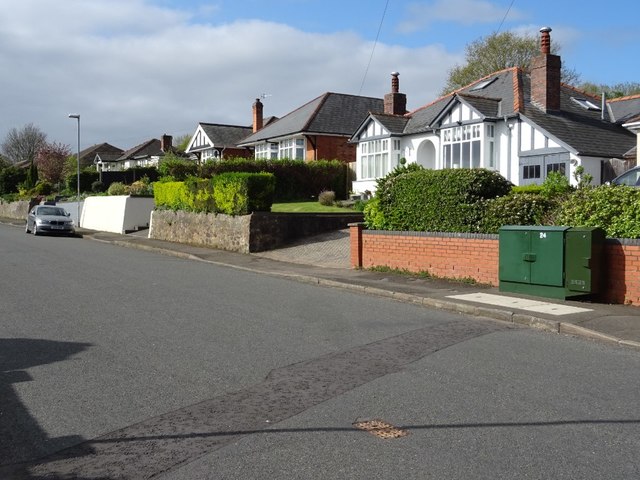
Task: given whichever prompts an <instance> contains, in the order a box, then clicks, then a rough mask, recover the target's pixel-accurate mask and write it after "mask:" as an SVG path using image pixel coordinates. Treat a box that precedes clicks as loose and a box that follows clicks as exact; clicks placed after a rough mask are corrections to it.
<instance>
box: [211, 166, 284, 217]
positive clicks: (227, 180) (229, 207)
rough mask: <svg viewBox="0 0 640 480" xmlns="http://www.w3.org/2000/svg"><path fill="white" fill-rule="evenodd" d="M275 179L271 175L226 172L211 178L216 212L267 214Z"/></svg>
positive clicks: (271, 202) (269, 209)
mask: <svg viewBox="0 0 640 480" xmlns="http://www.w3.org/2000/svg"><path fill="white" fill-rule="evenodd" d="M275 185H276V178H275V176H274V175H273V174H271V173H245V172H228V173H222V174H220V175H216V176H215V177H213V196H214V198H215V203H216V211H218V212H219V213H226V214H227V215H247V214H249V213H251V212H269V211H271V205H272V204H273V197H274V191H275Z"/></svg>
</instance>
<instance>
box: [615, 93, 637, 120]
mask: <svg viewBox="0 0 640 480" xmlns="http://www.w3.org/2000/svg"><path fill="white" fill-rule="evenodd" d="M608 106H609V111H610V112H611V116H612V117H613V121H614V122H618V123H626V122H629V121H631V120H632V119H633V118H634V117H637V116H638V114H640V95H632V96H630V97H621V98H614V99H611V100H609V101H608Z"/></svg>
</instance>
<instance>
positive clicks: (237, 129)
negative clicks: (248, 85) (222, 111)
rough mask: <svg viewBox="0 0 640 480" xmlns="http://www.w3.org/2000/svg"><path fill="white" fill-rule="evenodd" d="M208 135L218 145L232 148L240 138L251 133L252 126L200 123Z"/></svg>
mask: <svg viewBox="0 0 640 480" xmlns="http://www.w3.org/2000/svg"><path fill="white" fill-rule="evenodd" d="M200 126H201V127H202V129H203V130H204V132H205V133H206V134H207V137H209V139H210V140H211V141H212V142H213V143H214V145H215V146H216V147H224V148H232V147H235V145H237V144H238V142H239V141H240V140H242V139H243V138H245V137H247V136H248V135H250V134H251V132H252V128H251V127H243V126H239V125H222V124H217V123H200Z"/></svg>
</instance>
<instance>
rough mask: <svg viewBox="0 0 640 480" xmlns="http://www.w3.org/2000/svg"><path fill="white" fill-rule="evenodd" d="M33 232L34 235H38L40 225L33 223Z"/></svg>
mask: <svg viewBox="0 0 640 480" xmlns="http://www.w3.org/2000/svg"><path fill="white" fill-rule="evenodd" d="M31 233H33V234H34V235H38V227H37V226H36V224H35V223H34V224H33V228H32V229H31Z"/></svg>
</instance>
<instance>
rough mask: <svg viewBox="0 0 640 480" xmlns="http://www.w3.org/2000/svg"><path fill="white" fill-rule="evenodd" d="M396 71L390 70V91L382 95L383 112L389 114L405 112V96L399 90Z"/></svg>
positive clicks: (402, 113)
mask: <svg viewBox="0 0 640 480" xmlns="http://www.w3.org/2000/svg"><path fill="white" fill-rule="evenodd" d="M399 75H400V74H399V73H398V72H391V93H387V94H386V95H385V96H384V113H387V114H389V115H404V114H405V113H407V96H406V95H405V94H404V93H399V92H400V80H398V76H399Z"/></svg>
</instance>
